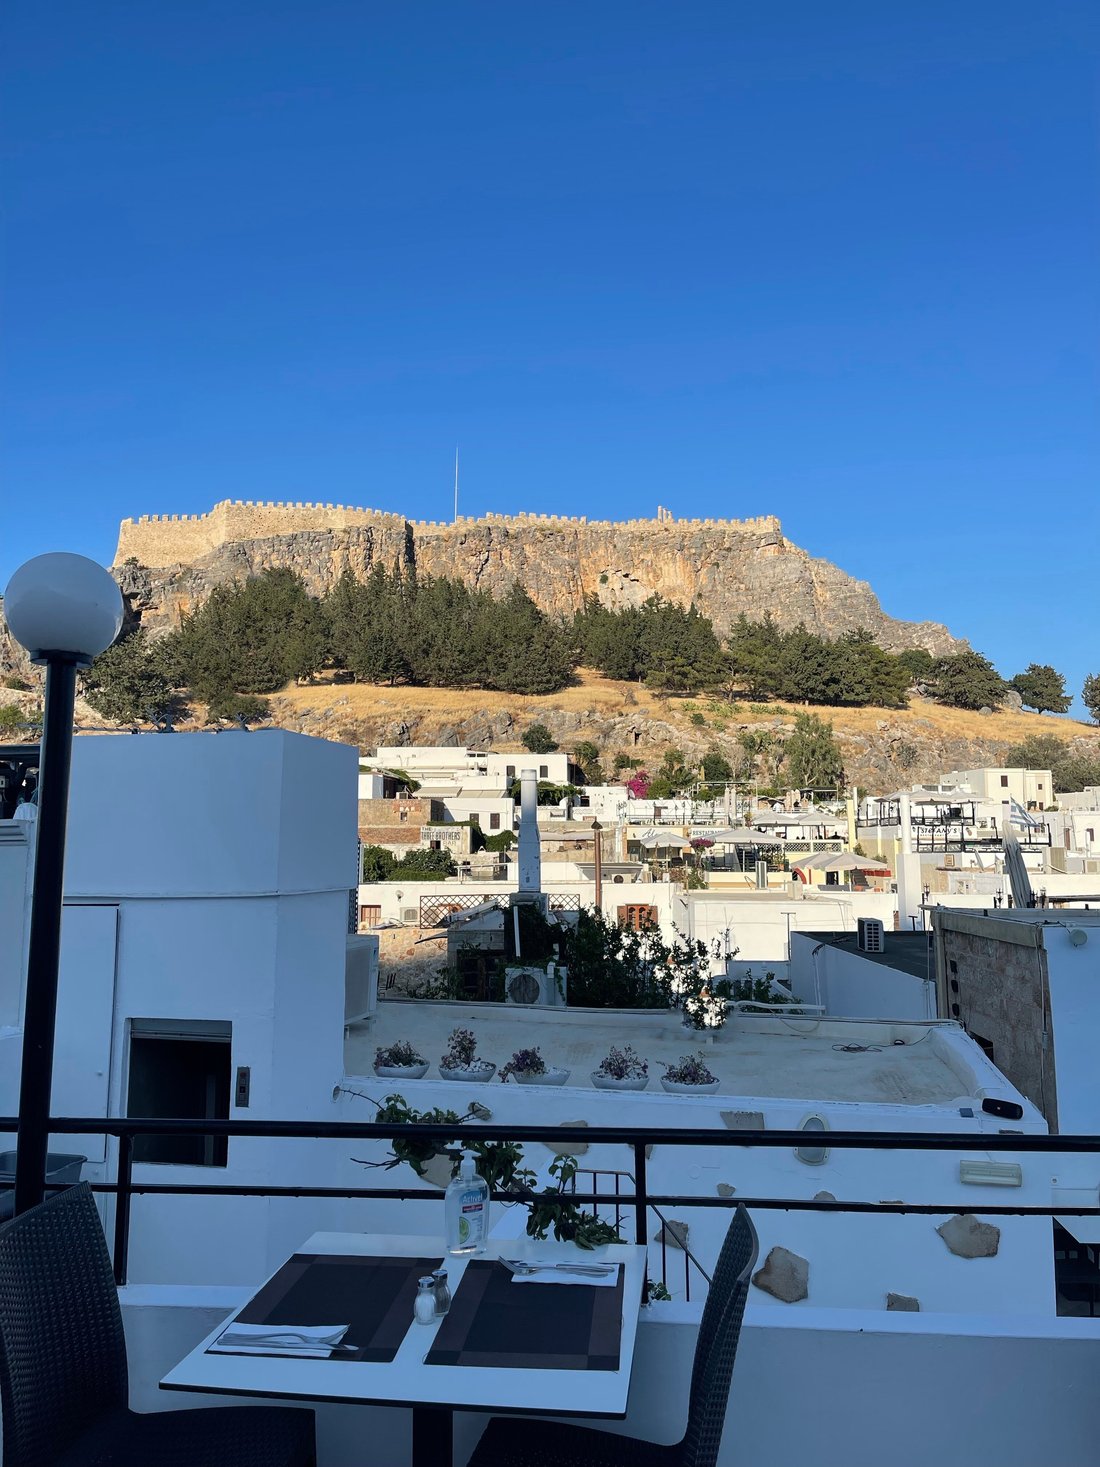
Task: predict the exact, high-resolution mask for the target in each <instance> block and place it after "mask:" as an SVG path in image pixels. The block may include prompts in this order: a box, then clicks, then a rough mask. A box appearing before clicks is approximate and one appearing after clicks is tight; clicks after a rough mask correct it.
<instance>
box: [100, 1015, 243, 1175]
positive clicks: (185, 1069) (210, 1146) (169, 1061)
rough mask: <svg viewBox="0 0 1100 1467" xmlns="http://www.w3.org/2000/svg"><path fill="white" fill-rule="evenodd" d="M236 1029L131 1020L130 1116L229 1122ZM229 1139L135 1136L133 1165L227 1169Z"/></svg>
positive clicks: (214, 1023)
mask: <svg viewBox="0 0 1100 1467" xmlns="http://www.w3.org/2000/svg"><path fill="white" fill-rule="evenodd" d="M231 1041H232V1025H231V1024H230V1023H229V1022H228V1021H223V1020H220V1019H131V1020H130V1075H129V1084H128V1085H127V1093H126V1114H127V1115H128V1116H154V1117H156V1116H164V1117H165V1118H167V1117H173V1118H175V1119H177V1120H211V1121H214V1120H218V1121H226V1120H228V1119H229V1092H230V1082H229V1068H230V1062H231V1052H232V1042H231ZM228 1157H229V1141H228V1138H227V1137H225V1136H135V1137H134V1160H135V1161H151V1162H160V1163H163V1164H174V1165H176V1166H225V1165H226V1162H227V1161H228Z"/></svg>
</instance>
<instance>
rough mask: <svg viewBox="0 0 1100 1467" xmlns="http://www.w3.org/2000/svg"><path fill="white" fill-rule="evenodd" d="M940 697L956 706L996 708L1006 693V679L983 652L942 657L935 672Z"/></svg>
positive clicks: (936, 688) (943, 701) (935, 682)
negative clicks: (1004, 679)
mask: <svg viewBox="0 0 1100 1467" xmlns="http://www.w3.org/2000/svg"><path fill="white" fill-rule="evenodd" d="M932 678H933V683H934V685H935V690H936V701H937V702H938V703H947V704H949V705H950V706H951V707H952V708H971V709H973V708H986V707H988V708H995V707H996V706H997V704H998V702H999V701H1000V700H1001V699H1002V698H1003V697H1004V690H1005V685H1004V681H1003V679H1002V678H1001V676H1000V674H999V673H998V671H997V669H996V668H995V667H994V666H993V664H992V662H990V661H989V659H988V658H987V657H983V656H982V655H981V653H979V652H971V651H966V652H957V653H956V654H955V655H954V656H953V657H941V658H940V660H939V661H938V662H937V663H936V664H935V666H934V668H933V673H932Z"/></svg>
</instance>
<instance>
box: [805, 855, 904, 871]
mask: <svg viewBox="0 0 1100 1467" xmlns="http://www.w3.org/2000/svg"><path fill="white" fill-rule="evenodd" d="M791 865H792V866H794V867H795V868H796V869H798V870H800V871H865V872H869V873H871V874H873V875H876V876H890V875H892V874H893V873H892V872H891V870H890V867H889V866H888V865H887V864H886V862H885V861H880V860H879V859H878V857H877V856H857V855H855V854H854V853H853V852H852V851H821V852H820V853H819V854H818V855H816V856H803V857H802V859H801V860H800V861H792V862H791Z"/></svg>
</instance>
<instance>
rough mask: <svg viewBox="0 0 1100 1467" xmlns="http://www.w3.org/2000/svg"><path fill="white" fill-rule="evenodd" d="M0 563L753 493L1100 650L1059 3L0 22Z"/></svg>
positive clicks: (1068, 18) (1066, 8) (689, 511)
mask: <svg viewBox="0 0 1100 1467" xmlns="http://www.w3.org/2000/svg"><path fill="white" fill-rule="evenodd" d="M2 44H3V48H4V53H5V56H6V58H7V61H6V65H7V72H8V75H7V78H6V85H5V93H4V97H3V109H4V112H3V116H2V118H0V135H2V139H3V145H4V154H5V182H4V198H5V201H6V208H5V216H6V218H5V226H6V228H5V246H4V256H3V275H4V280H3V317H2V322H0V324H2V344H0V351H2V372H3V408H2V412H3V424H2V442H0V452H2V467H3V483H4V489H3V494H4V497H5V499H7V501H8V506H7V508H6V510H5V512H4V514H3V516H2V519H0V523H2V528H0V583H2V581H3V580H5V579H6V578H7V575H8V574H9V573H10V571H11V570H12V569H13V568H14V567H15V565H17V564H18V563H19V562H20V561H21V560H22V559H24V558H25V557H26V556H28V555H31V554H35V553H37V552H39V551H42V550H46V549H58V548H65V549H73V550H79V551H82V552H84V553H86V554H90V555H93V556H96V557H98V558H100V559H103V560H109V559H110V557H111V555H112V553H113V550H114V539H115V532H116V528H117V522H118V520H119V519H120V518H121V517H123V516H125V515H138V514H142V513H193V512H196V511H201V510H203V509H206V508H208V507H209V506H210V505H211V504H213V503H214V502H215V501H216V500H218V499H223V498H226V497H231V498H242V499H253V498H254V499H283V498H287V499H323V500H332V501H337V502H345V503H361V504H367V505H374V506H378V507H381V508H387V509H394V510H399V511H403V512H405V513H407V514H409V515H410V516H412V517H416V518H421V517H423V518H444V517H447V516H448V515H449V513H450V508H451V473H452V460H453V453H454V447H455V443H456V442H458V443H459V444H460V445H461V450H462V463H463V474H462V479H463V503H462V509H463V511H464V512H466V513H480V512H482V511H485V510H498V511H508V510H511V509H518V508H526V509H532V510H539V511H555V512H560V513H569V514H588V515H589V516H591V517H610V518H614V517H618V516H626V515H635V514H645V513H651V512H652V511H653V510H654V509H655V508H656V506H657V505H658V504H664V505H666V506H669V507H670V508H672V509H673V510H674V511H675V512H676V513H678V514H682V515H685V516H694V515H722V514H728V515H731V516H740V515H748V514H759V513H776V514H778V515H779V516H780V517H781V518H782V520H783V523H784V528H785V530H786V532H787V534H788V535H789V536H790V538H791V539H793V540H794V541H795V542H797V543H798V544H800V545H802V546H804V547H805V548H806V549H808V550H809V551H811V552H812V553H814V554H817V555H822V556H826V557H828V558H829V559H831V560H835V561H836V562H837V563H838V564H840V565H841V566H843V567H844V568H845V569H846V570H848V571H850V572H852V573H853V574H855V575H858V576H861V577H864V578H866V579H868V580H869V581H871V583H872V585H873V586H874V587H875V589H876V591H877V592H878V594H879V596H880V598H881V600H882V602H883V605H884V607H885V608H886V610H887V611H889V612H890V613H892V614H893V615H896V616H904V617H909V618H917V619H923V618H929V619H935V620H941V621H945V622H946V623H947V624H948V625H949V626H950V627H951V628H952V630H953V631H955V632H956V633H958V634H959V635H963V636H967V637H969V638H970V639H971V641H972V642H973V643H974V644H975V645H976V646H977V647H978V648H980V649H981V650H983V651H985V652H987V653H988V654H989V655H990V656H992V657H993V658H994V660H995V661H996V662H997V664H998V666H999V667H1000V669H1001V671H1002V672H1004V673H1006V674H1011V673H1013V672H1015V671H1017V670H1019V668H1021V667H1022V666H1023V665H1025V664H1026V663H1027V662H1029V661H1032V660H1036V661H1052V662H1053V663H1054V664H1055V665H1056V666H1058V667H1059V668H1061V669H1062V670H1064V671H1065V672H1066V673H1067V674H1068V675H1069V678H1070V682H1071V685H1072V687H1073V688H1074V690H1079V688H1080V684H1081V681H1082V678H1083V676H1084V674H1085V673H1086V672H1090V671H1098V670H1100V645H1098V638H1097V633H1096V626H1097V617H1096V614H1095V613H1096V604H1097V589H1098V587H1097V548H1098V546H1100V509H1098V507H1097V503H1098V497H1100V496H1098V488H1100V429H1098V415H1097V407H1098V398H1100V392H1098V385H1100V271H1098V260H1100V250H1098V242H1100V228H1098V225H1100V187H1098V184H1100V169H1098V166H1097V165H1098V152H1100V142H1098V140H1100V65H1098V60H1100V11H1098V10H1097V9H1096V7H1095V6H1094V5H1093V4H1091V3H1085V0H1081V3H1078V0H1048V3H1044V4H1039V3H1036V0H1031V3H1026V4H1023V3H1017V0H965V3H962V4H960V3H958V0H949V3H942V0H921V3H919V4H918V3H915V0H909V3H887V4H882V3H881V0H873V3H872V0H866V3H860V0H837V3H835V4H833V5H822V4H820V3H807V0H801V3H795V0H788V3H783V0H780V3H777V4H773V5H768V6H761V5H755V6H749V5H745V4H737V3H732V0H724V3H709V4H699V3H697V4H692V3H687V4H677V5H672V4H668V3H664V4H651V3H647V0H632V3H630V4H619V3H597V4H593V3H591V0H589V3H586V4H579V3H574V0H563V3H558V4H555V5H552V6H551V5H533V4H531V5H522V4H521V5H517V4H515V3H507V4H506V3H503V0H501V3H485V4H472V3H462V0H447V3H435V0H417V3H405V4H395V3H391V4H386V5H383V4H381V3H376V0H355V3H347V4H332V3H323V0H314V3H302V0H298V3H279V0H263V3H238V0H187V3H172V0H156V3H153V4H144V5H143V4H139V3H134V0H127V3H115V0H97V3H96V4H94V5H89V4H87V3H86V0H57V3H52V4H50V5H29V4H24V5H17V6H11V7H9V8H8V10H7V12H6V14H5V17H4V33H3V36H2Z"/></svg>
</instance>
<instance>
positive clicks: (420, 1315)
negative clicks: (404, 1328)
mask: <svg viewBox="0 0 1100 1467" xmlns="http://www.w3.org/2000/svg"><path fill="white" fill-rule="evenodd" d="M413 1318H414V1319H415V1320H416V1322H417V1324H434V1323H435V1280H434V1279H433V1278H432V1276H431V1274H426V1275H425V1276H424V1278H422V1279H417V1281H416V1299H415V1300H414V1301H413Z"/></svg>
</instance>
